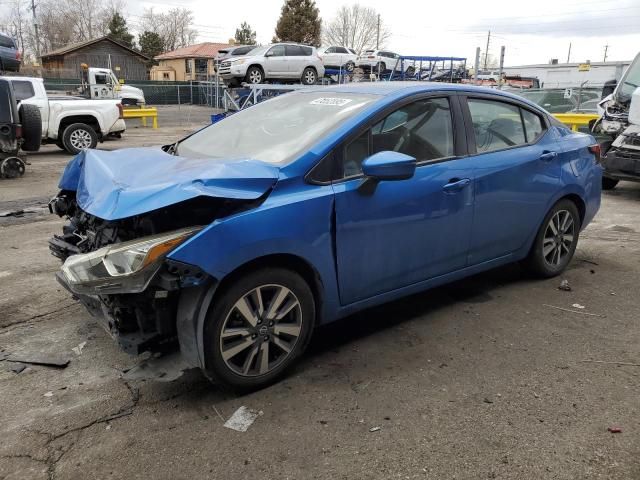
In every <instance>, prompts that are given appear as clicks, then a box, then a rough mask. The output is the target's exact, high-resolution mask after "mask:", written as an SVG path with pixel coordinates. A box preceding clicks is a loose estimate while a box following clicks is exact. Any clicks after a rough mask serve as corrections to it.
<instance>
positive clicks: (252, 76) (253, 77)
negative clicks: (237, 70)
mask: <svg viewBox="0 0 640 480" xmlns="http://www.w3.org/2000/svg"><path fill="white" fill-rule="evenodd" d="M249 82H251V83H260V82H262V74H261V73H260V72H259V71H258V70H252V71H251V72H250V73H249Z"/></svg>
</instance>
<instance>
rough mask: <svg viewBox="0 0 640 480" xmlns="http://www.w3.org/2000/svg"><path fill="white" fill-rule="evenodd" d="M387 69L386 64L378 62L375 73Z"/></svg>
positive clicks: (381, 72)
mask: <svg viewBox="0 0 640 480" xmlns="http://www.w3.org/2000/svg"><path fill="white" fill-rule="evenodd" d="M386 71H387V65H386V64H385V63H384V62H378V65H377V66H376V73H379V74H383V73H384V72H386Z"/></svg>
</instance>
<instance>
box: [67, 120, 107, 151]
mask: <svg viewBox="0 0 640 480" xmlns="http://www.w3.org/2000/svg"><path fill="white" fill-rule="evenodd" d="M62 144H63V145H64V149H65V150H66V151H67V152H69V153H71V154H72V155H76V154H78V153H80V152H81V151H82V150H86V149H88V148H96V145H98V134H97V133H96V131H95V130H94V129H93V128H92V127H90V126H89V125H87V124H84V123H73V124H71V125H69V126H68V127H66V128H65V129H64V132H63V134H62Z"/></svg>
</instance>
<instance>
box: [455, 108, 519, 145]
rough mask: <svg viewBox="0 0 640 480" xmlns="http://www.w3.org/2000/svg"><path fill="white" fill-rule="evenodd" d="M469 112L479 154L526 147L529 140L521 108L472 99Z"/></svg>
mask: <svg viewBox="0 0 640 480" xmlns="http://www.w3.org/2000/svg"><path fill="white" fill-rule="evenodd" d="M467 103H468V105H469V112H470V113H471V121H472V123H473V131H474V133H475V137H476V149H477V152H478V153H486V152H493V151H496V150H503V149H505V148H510V147H515V146H518V145H524V144H526V143H527V139H526V136H525V132H524V127H523V125H522V118H521V117H520V108H518V107H517V106H516V105H512V104H510V103H505V102H499V101H494V100H481V99H477V98H470V99H469V100H468V102H467Z"/></svg>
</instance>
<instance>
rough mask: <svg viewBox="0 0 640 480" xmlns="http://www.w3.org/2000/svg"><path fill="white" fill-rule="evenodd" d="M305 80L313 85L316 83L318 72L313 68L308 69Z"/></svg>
mask: <svg viewBox="0 0 640 480" xmlns="http://www.w3.org/2000/svg"><path fill="white" fill-rule="evenodd" d="M304 80H305V82H306V84H307V85H313V84H314V83H316V74H315V73H314V71H313V70H307V71H306V72H305V74H304Z"/></svg>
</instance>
